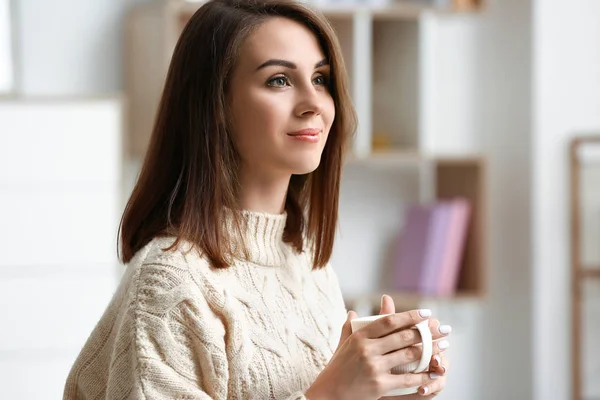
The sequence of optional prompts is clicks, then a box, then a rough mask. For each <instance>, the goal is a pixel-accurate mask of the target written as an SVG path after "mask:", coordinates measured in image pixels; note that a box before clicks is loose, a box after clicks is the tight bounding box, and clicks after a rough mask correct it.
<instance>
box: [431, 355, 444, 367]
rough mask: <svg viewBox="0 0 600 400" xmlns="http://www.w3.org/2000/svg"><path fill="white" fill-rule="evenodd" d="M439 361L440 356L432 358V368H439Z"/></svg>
mask: <svg viewBox="0 0 600 400" xmlns="http://www.w3.org/2000/svg"><path fill="white" fill-rule="evenodd" d="M441 361H442V360H441V359H440V356H433V363H432V364H433V366H434V367H439V366H440V363H441Z"/></svg>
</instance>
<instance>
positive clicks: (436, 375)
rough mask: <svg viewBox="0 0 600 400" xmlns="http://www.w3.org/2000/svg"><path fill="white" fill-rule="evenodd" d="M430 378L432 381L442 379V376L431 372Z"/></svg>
mask: <svg viewBox="0 0 600 400" xmlns="http://www.w3.org/2000/svg"><path fill="white" fill-rule="evenodd" d="M429 377H430V378H431V379H437V378H439V377H440V375H439V374H436V373H435V372H430V373H429Z"/></svg>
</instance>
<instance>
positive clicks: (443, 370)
mask: <svg viewBox="0 0 600 400" xmlns="http://www.w3.org/2000/svg"><path fill="white" fill-rule="evenodd" d="M440 368H441V369H442V374H444V375H445V374H446V367H444V366H442V367H440Z"/></svg>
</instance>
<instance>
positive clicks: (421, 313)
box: [306, 298, 443, 400]
mask: <svg viewBox="0 0 600 400" xmlns="http://www.w3.org/2000/svg"><path fill="white" fill-rule="evenodd" d="M390 300H391V298H389V300H385V299H384V301H390ZM392 304H393V302H392ZM382 311H383V309H382ZM386 313H387V312H386ZM429 316H430V312H429V311H428V310H412V311H407V312H403V313H398V314H396V313H391V315H388V316H386V317H383V318H380V319H378V320H376V321H374V322H372V323H371V324H369V325H368V326H366V327H364V328H362V329H360V330H359V331H357V332H354V333H352V329H351V325H350V321H351V320H352V319H354V318H356V317H357V315H356V313H355V312H353V311H350V312H349V313H348V318H347V320H346V323H345V324H344V327H343V329H342V336H341V338H340V343H339V345H338V348H337V350H336V352H335V354H334V355H333V357H332V359H331V361H330V362H329V364H328V365H327V366H326V367H325V369H324V370H323V371H322V372H321V374H320V375H319V376H318V377H317V379H316V380H315V382H314V383H313V384H312V385H311V387H310V388H309V389H308V391H307V392H306V397H307V398H309V399H311V400H319V399H343V400H354V399H356V400H371V399H372V400H374V399H378V398H379V397H381V396H383V395H385V393H387V392H389V391H390V390H392V389H397V388H405V387H413V386H424V385H430V384H432V383H433V382H434V381H436V379H434V378H432V377H430V376H429V373H428V372H425V373H420V374H403V375H392V374H390V373H389V371H390V369H391V368H393V367H395V366H397V365H401V364H408V363H410V362H412V361H414V360H417V359H419V358H420V357H421V351H420V349H419V347H417V346H414V345H415V344H418V343H420V340H421V338H420V336H419V335H418V333H417V334H415V330H414V329H410V328H411V327H412V326H414V325H416V324H417V323H419V322H422V321H424V320H426V319H428V318H429ZM429 321H430V326H435V327H436V330H435V331H434V330H433V329H432V336H433V337H434V339H437V338H440V337H442V336H443V335H441V334H440V333H439V329H437V327H439V322H438V321H437V320H435V319H429ZM442 351H443V349H440V348H439V347H437V346H434V354H440V353H441V352H442ZM438 379H439V378H438Z"/></svg>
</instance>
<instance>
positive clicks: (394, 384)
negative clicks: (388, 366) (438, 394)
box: [386, 372, 440, 393]
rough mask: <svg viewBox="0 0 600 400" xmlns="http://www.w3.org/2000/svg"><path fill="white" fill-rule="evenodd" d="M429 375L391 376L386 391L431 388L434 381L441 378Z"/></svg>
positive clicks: (424, 373)
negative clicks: (416, 387)
mask: <svg viewBox="0 0 600 400" xmlns="http://www.w3.org/2000/svg"><path fill="white" fill-rule="evenodd" d="M429 375H430V373H429V372H422V373H419V374H399V375H394V374H389V375H387V376H386V389H387V391H389V390H392V389H400V388H409V387H415V386H419V387H422V386H429V385H431V384H433V382H434V381H436V380H438V379H440V377H439V376H437V375H434V376H429ZM430 393H433V392H430Z"/></svg>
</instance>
